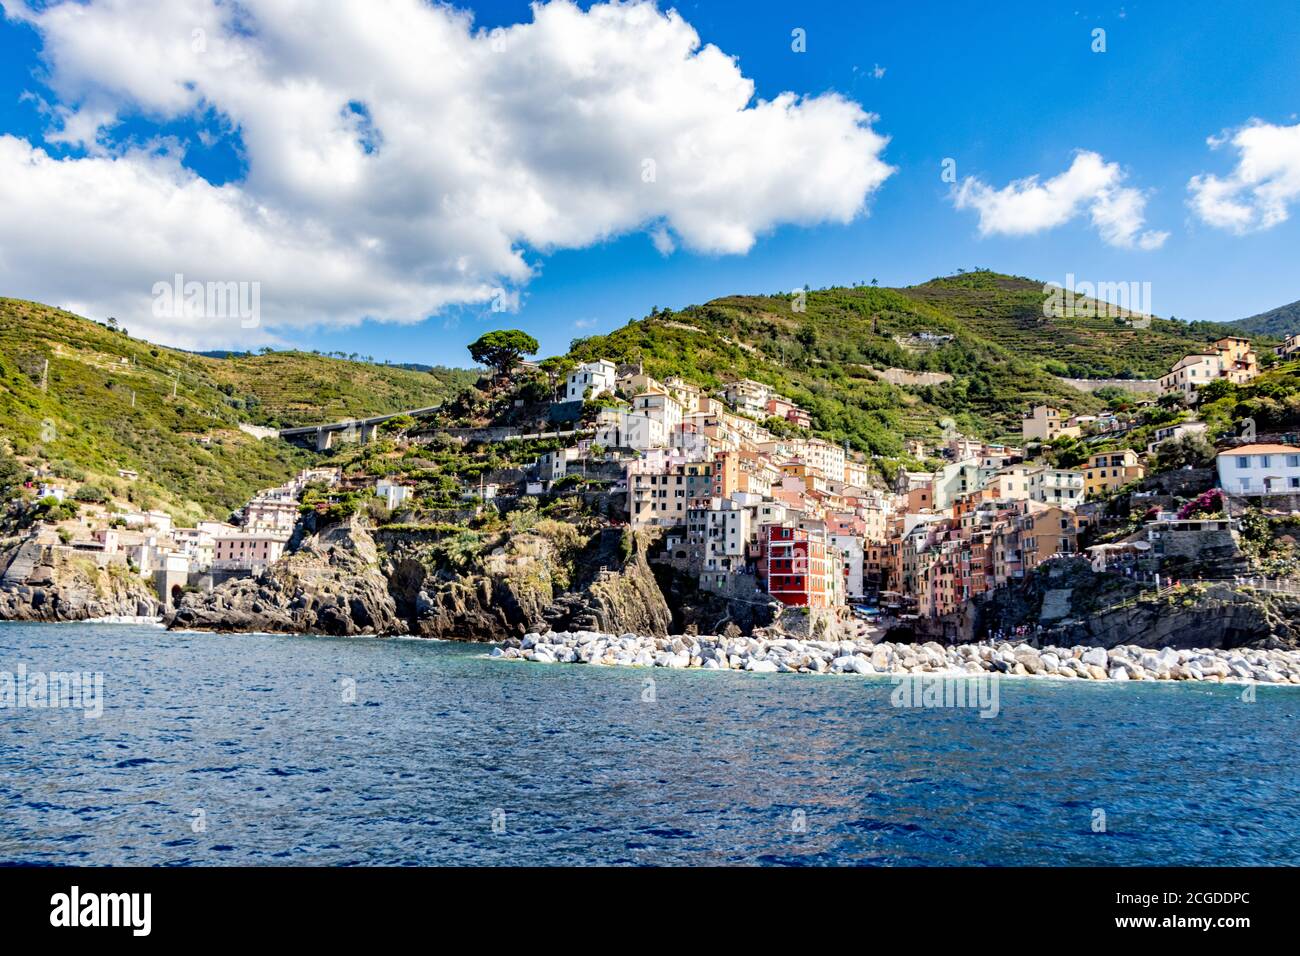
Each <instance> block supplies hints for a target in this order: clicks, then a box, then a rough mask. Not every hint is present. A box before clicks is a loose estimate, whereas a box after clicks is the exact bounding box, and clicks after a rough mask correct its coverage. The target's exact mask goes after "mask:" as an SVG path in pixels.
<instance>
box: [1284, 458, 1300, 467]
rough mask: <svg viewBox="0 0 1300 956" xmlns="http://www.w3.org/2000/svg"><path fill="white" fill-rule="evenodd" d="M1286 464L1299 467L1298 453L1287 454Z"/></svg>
mask: <svg viewBox="0 0 1300 956" xmlns="http://www.w3.org/2000/svg"><path fill="white" fill-rule="evenodd" d="M1286 466H1287V467H1288V468H1300V455H1287V456H1286Z"/></svg>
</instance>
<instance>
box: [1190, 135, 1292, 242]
mask: <svg viewBox="0 0 1300 956" xmlns="http://www.w3.org/2000/svg"><path fill="white" fill-rule="evenodd" d="M1207 142H1208V143H1209V145H1210V148H1211V149H1218V148H1220V147H1222V146H1224V145H1230V146H1232V147H1233V148H1234V149H1235V150H1236V151H1237V165H1236V168H1234V169H1233V170H1232V172H1231V173H1229V174H1228V175H1227V176H1226V177H1222V178H1220V177H1219V176H1215V175H1214V174H1212V173H1203V174H1201V175H1199V176H1193V177H1192V178H1191V180H1190V181H1189V182H1188V183H1187V189H1188V192H1189V193H1190V194H1191V195H1190V196H1189V197H1188V203H1189V204H1190V205H1191V207H1192V210H1193V211H1194V212H1195V213H1196V214H1197V216H1199V217H1200V218H1201V220H1202V221H1203V222H1205V223H1208V224H1209V225H1211V226H1217V227H1218V228H1220V229H1227V230H1229V231H1231V232H1235V233H1238V234H1241V233H1247V232H1254V231H1256V230H1259V229H1268V228H1270V227H1272V226H1276V225H1277V224H1278V223H1280V222H1285V221H1286V219H1287V218H1288V217H1289V215H1290V212H1289V206H1290V205H1291V204H1292V203H1294V202H1296V201H1297V200H1300V123H1297V124H1296V125H1295V126H1274V125H1273V124H1271V123H1265V122H1262V121H1260V120H1253V121H1252V122H1250V123H1248V124H1246V125H1245V126H1243V127H1241V128H1240V129H1238V130H1235V131H1233V132H1231V133H1228V134H1225V135H1223V136H1211V137H1210V138H1209V139H1208V140H1207Z"/></svg>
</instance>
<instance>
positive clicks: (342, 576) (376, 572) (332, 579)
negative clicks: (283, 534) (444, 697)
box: [170, 518, 406, 636]
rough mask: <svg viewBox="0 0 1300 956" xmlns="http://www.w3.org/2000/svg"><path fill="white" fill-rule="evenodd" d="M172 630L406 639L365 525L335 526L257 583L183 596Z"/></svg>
mask: <svg viewBox="0 0 1300 956" xmlns="http://www.w3.org/2000/svg"><path fill="white" fill-rule="evenodd" d="M170 626H171V627H174V628H187V629H198V630H214V631H268V632H286V633H307V634H336V635H344V636H350V635H357V634H376V635H385V634H403V633H405V632H406V625H405V622H404V621H402V619H401V618H400V617H399V616H398V614H397V607H396V604H395V603H394V600H393V597H392V595H391V594H390V593H389V590H388V581H387V579H386V578H385V577H384V575H383V574H382V573H381V572H380V568H379V552H378V550H377V549H376V547H375V542H374V539H373V538H372V537H371V535H370V534H369V532H368V531H367V530H366V529H365V528H364V527H363V526H362V524H361V523H360V521H359V520H358V519H355V518H353V519H349V520H348V521H344V522H341V523H338V524H334V525H330V526H328V527H326V528H324V529H323V530H320V531H318V532H317V533H316V534H314V535H310V536H308V537H306V538H304V539H303V541H302V544H301V546H300V547H299V548H298V549H297V550H296V551H294V552H293V553H292V554H291V555H289V556H287V557H285V558H282V559H281V560H279V561H277V562H276V563H275V564H274V565H272V566H271V567H270V568H269V569H267V571H266V572H265V573H264V574H263V575H262V576H261V577H258V578H244V579H237V580H234V581H227V582H226V583H225V584H222V585H221V586H219V587H217V588H215V589H213V590H212V591H209V592H206V593H200V594H186V595H184V596H183V597H182V598H181V600H180V603H179V605H178V606H177V609H176V613H175V615H173V617H172V620H171V624H170Z"/></svg>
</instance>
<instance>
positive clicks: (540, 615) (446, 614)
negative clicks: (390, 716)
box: [385, 529, 672, 641]
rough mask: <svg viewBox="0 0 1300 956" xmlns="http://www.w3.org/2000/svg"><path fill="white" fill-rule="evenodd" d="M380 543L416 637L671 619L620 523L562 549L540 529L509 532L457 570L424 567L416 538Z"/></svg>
mask: <svg viewBox="0 0 1300 956" xmlns="http://www.w3.org/2000/svg"><path fill="white" fill-rule="evenodd" d="M385 547H386V549H387V550H388V552H389V555H390V558H389V563H388V565H386V567H387V569H388V574H389V582H390V587H391V588H392V591H393V595H394V599H395V601H396V604H397V607H398V609H399V613H400V614H401V615H402V616H403V617H404V618H405V619H406V621H407V624H408V626H409V628H410V631H411V633H413V634H418V635H420V636H422V637H438V638H447V639H452V640H469V641H497V640H501V639H503V638H506V637H521V636H522V635H524V634H526V633H528V632H529V631H536V630H541V631H549V630H563V629H569V628H575V627H599V628H604V629H609V630H621V631H638V632H642V633H647V634H666V633H668V630H669V628H670V626H671V624H672V616H671V614H670V613H669V610H668V604H667V602H666V601H665V600H664V596H663V592H661V591H660V590H659V587H658V584H657V583H656V581H655V577H654V574H653V573H652V572H651V570H650V566H649V564H648V563H647V562H646V559H645V554H644V550H643V549H642V547H641V545H640V543H639V541H638V540H637V539H636V538H635V536H633V537H632V538H630V539H629V540H627V541H626V543H625V539H624V537H623V532H621V531H619V530H615V529H606V530H604V531H601V532H598V533H597V534H595V535H594V536H592V538H591V539H589V540H588V541H586V542H585V544H584V545H583V546H582V547H581V548H580V549H579V551H578V553H577V555H576V557H568V558H566V557H564V556H561V555H560V554H559V552H558V551H557V548H556V547H555V545H554V544H552V542H551V541H549V540H548V539H546V538H545V537H542V536H541V535H537V534H531V533H523V534H515V535H511V536H509V537H508V538H507V539H506V540H504V541H503V542H502V543H501V544H499V545H498V546H496V547H494V548H492V550H491V551H490V552H489V553H488V554H486V555H484V556H482V558H481V559H480V560H479V561H478V562H477V566H476V567H475V569H474V570H473V571H470V572H468V573H459V574H457V573H451V572H449V571H447V570H445V569H439V568H437V567H431V566H430V561H429V557H428V549H427V548H426V547H422V545H421V544H420V542H418V541H410V540H407V541H399V540H387V539H386V540H385Z"/></svg>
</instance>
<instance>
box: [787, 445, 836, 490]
mask: <svg viewBox="0 0 1300 956" xmlns="http://www.w3.org/2000/svg"><path fill="white" fill-rule="evenodd" d="M785 444H786V447H787V448H788V449H789V450H790V453H791V454H793V455H794V456H795V457H796V458H800V459H802V460H803V461H804V462H806V463H807V464H808V465H809V466H811V467H813V468H816V469H817V470H818V471H819V472H821V475H822V477H823V478H830V479H833V480H835V481H842V480H843V477H844V449H843V448H841V447H840V446H839V445H835V444H832V443H831V442H828V441H824V440H823V439H821V438H795V439H791V440H790V441H787V442H786V443H785Z"/></svg>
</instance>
